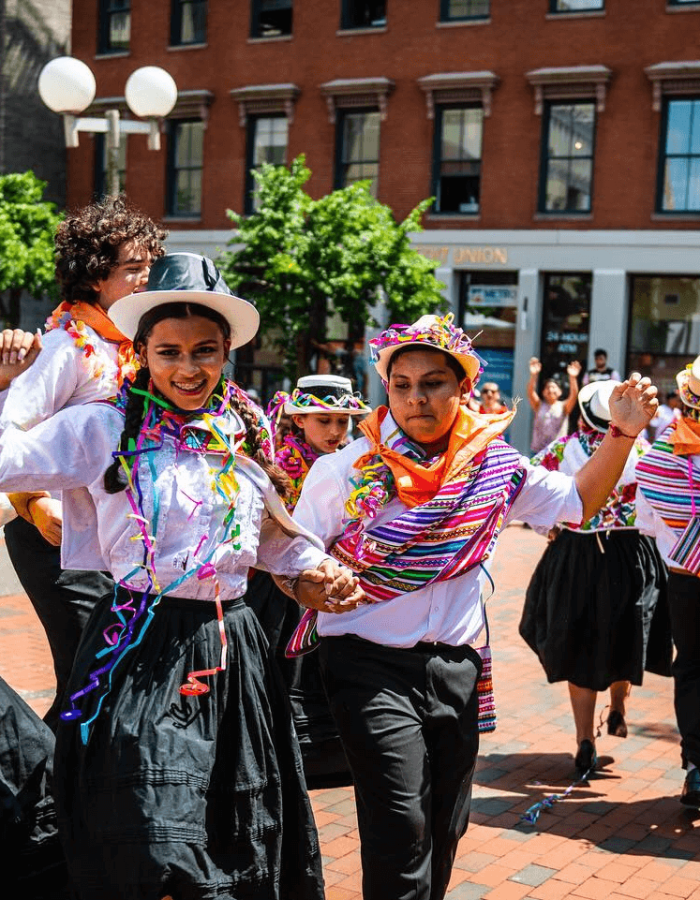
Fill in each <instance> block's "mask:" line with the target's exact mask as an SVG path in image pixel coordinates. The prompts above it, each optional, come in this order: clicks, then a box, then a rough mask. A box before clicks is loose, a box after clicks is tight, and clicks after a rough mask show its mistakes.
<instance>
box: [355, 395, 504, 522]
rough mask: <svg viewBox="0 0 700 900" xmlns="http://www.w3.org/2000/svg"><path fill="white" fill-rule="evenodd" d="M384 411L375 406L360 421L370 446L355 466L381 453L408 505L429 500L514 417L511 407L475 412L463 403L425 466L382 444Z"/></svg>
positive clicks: (402, 498)
mask: <svg viewBox="0 0 700 900" xmlns="http://www.w3.org/2000/svg"><path fill="white" fill-rule="evenodd" d="M388 412H389V410H388V409H387V408H386V406H378V407H377V408H376V409H375V410H374V412H372V413H371V415H369V416H367V418H366V419H365V420H364V421H363V422H360V425H359V428H360V431H362V432H363V433H364V434H365V436H366V437H367V439H368V440H369V442H370V443H371V445H372V448H371V450H370V451H369V453H366V454H364V455H363V456H361V457H360V459H358V460H357V461H356V462H355V468H356V469H361V468H362V467H363V466H365V465H367V464H368V463H370V461H371V460H372V457H374V456H376V455H377V454H378V455H379V456H381V458H382V460H383V461H384V463H385V464H386V465H387V466H388V467H389V468H390V469H391V471H392V474H393V476H394V481H395V484H396V490H397V493H398V496H399V499H400V500H401V501H402V502H403V503H405V504H406V506H408V507H409V508H413V507H414V506H420V505H421V504H422V503H427V502H428V500H431V499H432V498H433V497H434V496H435V494H436V493H437V492H438V491H439V490H440V488H441V487H442V485H443V484H446V483H447V482H449V481H452V480H454V478H456V477H457V475H459V474H460V473H461V472H463V471H464V469H465V468H466V467H467V466H468V465H469V463H470V462H471V461H472V459H473V458H474V457H475V456H476V454H477V453H479V452H481V451H482V450H483V449H484V448H485V447H486V446H488V444H489V443H490V442H491V441H492V440H493V439H494V438H496V437H498V436H499V435H501V434H503V432H504V431H505V430H506V428H507V427H508V426H509V425H510V423H511V421H512V420H513V417H514V416H515V410H511V411H509V412H504V413H495V414H493V413H475V412H472V411H471V410H470V409H468V408H467V407H466V406H460V407H459V412H458V413H457V418H456V419H455V421H454V423H453V425H452V429H451V431H450V438H449V443H448V445H447V450H446V451H445V452H444V453H441V454H440V456H439V457H438V459H436V460H435V461H434V462H433V463H431V464H430V465H429V466H423V465H421V464H420V462H417V461H415V460H412V459H409V458H408V457H407V456H404V455H403V454H401V453H399V452H397V451H396V450H391V449H390V448H389V447H387V445H386V444H384V443H382V439H381V425H382V422H383V421H384V419H385V418H386V416H387V414H388Z"/></svg>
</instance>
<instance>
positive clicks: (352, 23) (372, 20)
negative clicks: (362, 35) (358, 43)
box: [340, 0, 386, 28]
mask: <svg viewBox="0 0 700 900" xmlns="http://www.w3.org/2000/svg"><path fill="white" fill-rule="evenodd" d="M385 25H386V0H342V13H341V18H340V27H341V28H383V27H384V26H385Z"/></svg>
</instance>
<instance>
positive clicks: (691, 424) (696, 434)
mask: <svg viewBox="0 0 700 900" xmlns="http://www.w3.org/2000/svg"><path fill="white" fill-rule="evenodd" d="M668 442H669V444H672V445H673V455H674V456H692V455H693V454H695V453H700V422H696V421H695V420H694V419H686V418H685V417H684V416H682V417H681V418H680V419H676V421H675V424H674V428H673V434H671V435H669V438H668Z"/></svg>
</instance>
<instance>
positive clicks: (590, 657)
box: [520, 529, 671, 691]
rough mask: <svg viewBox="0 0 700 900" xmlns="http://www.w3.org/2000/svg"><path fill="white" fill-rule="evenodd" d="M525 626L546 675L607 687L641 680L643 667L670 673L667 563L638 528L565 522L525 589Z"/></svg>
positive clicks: (595, 688) (523, 633)
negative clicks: (588, 528) (583, 529)
mask: <svg viewBox="0 0 700 900" xmlns="http://www.w3.org/2000/svg"><path fill="white" fill-rule="evenodd" d="M520 634H521V636H522V637H523V638H524V639H525V641H526V642H527V643H528V644H529V646H530V647H531V648H532V649H533V650H534V651H535V653H536V654H537V656H538V657H539V660H540V662H541V663H542V666H543V668H544V670H545V673H546V675H547V680H548V681H550V682H554V681H570V682H572V683H573V684H575V685H578V686H579V687H583V688H589V689H590V690H593V691H603V690H606V689H607V688H609V687H610V685H611V684H612V683H613V682H615V681H631V682H632V684H641V683H642V677H643V673H644V670H645V669H646V670H648V671H653V672H657V673H658V674H663V675H668V674H670V662H671V641H670V627H669V622H668V607H667V603H666V568H665V566H664V563H663V561H662V560H661V557H660V556H659V554H658V551H657V549H656V545H655V543H654V542H653V541H652V540H651V539H650V538H648V537H646V536H644V535H641V534H639V532H638V531H634V530H629V531H628V530H624V531H611V532H609V533H607V534H600V536H599V537H596V535H595V534H591V533H588V534H586V533H580V532H573V531H568V530H566V529H564V530H562V531H561V533H560V534H559V536H558V537H557V538H556V539H555V540H554V541H552V542H551V543H550V544H549V546H548V547H547V549H546V550H545V552H544V555H543V556H542V559H541V560H540V562H539V563H538V565H537V568H536V569H535V572H534V574H533V576H532V579H531V581H530V584H529V586H528V589H527V594H526V596H525V607H524V609H523V615H522V620H521V622H520Z"/></svg>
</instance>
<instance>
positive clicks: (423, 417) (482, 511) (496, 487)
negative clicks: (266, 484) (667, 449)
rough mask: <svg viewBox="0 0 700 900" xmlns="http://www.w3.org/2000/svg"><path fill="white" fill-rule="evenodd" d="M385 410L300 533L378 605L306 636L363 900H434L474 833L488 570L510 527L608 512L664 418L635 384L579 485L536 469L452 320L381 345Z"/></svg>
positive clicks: (633, 381) (303, 514)
mask: <svg viewBox="0 0 700 900" xmlns="http://www.w3.org/2000/svg"><path fill="white" fill-rule="evenodd" d="M371 345H372V352H373V357H374V362H375V365H376V367H377V371H378V372H379V374H380V376H381V377H382V378H383V379H384V381H385V382H386V384H387V391H388V396H389V408H388V409H387V408H386V407H380V408H378V409H375V411H374V412H373V413H372V414H371V415H370V416H369V417H368V418H367V419H365V420H364V422H362V423H361V424H360V426H359V427H360V430H361V431H362V432H363V435H364V436H363V437H362V438H360V439H359V440H358V441H355V442H353V443H352V444H350V445H349V446H348V447H346V448H344V449H343V450H341V451H339V452H338V453H335V454H333V455H330V456H326V457H323V458H322V459H319V460H318V461H317V462H316V464H315V465H314V468H313V469H312V470H311V472H310V473H309V476H308V477H307V479H306V482H305V484H304V488H303V490H302V494H301V498H300V500H299V503H298V505H297V508H296V510H295V513H294V518H295V520H296V521H297V522H299V523H300V524H303V525H304V526H305V527H307V528H308V529H309V530H310V531H312V532H313V533H315V534H316V535H318V536H319V537H320V538H321V539H322V541H323V542H324V544H325V546H326V547H327V548H329V550H330V552H331V553H332V555H334V556H335V557H336V559H339V560H340V559H342V560H344V561H346V562H347V564H348V565H349V566H351V567H352V568H353V569H354V571H355V572H356V574H357V575H358V577H359V580H360V585H361V586H362V587H363V588H364V590H365V593H366V594H367V598H368V600H369V601H370V602H369V603H367V604H365V605H360V606H358V608H357V609H355V610H351V611H348V612H346V613H344V614H342V615H333V616H329V615H326V614H324V613H319V615H318V620H317V623H314V622H312V621H310V619H307V620H306V621H305V622H303V623H302V624H303V625H304V629H303V631H302V632H300V634H299V635H298V636H297V638H298V640H297V641H296V642H295V645H294V647H293V649H294V651H295V652H300V653H301V652H304V651H306V650H307V649H308V648H309V647H313V646H314V637H315V635H314V627H315V625H316V626H317V630H318V634H320V635H321V638H320V645H319V646H320V649H319V651H318V652H319V653H320V654H321V668H322V672H323V675H324V679H325V685H326V688H327V691H328V694H329V699H330V703H331V709H332V711H333V714H334V716H335V718H336V722H337V724H338V727H339V731H340V735H341V739H342V741H343V744H344V746H345V750H346V753H347V755H348V761H349V763H350V767H351V770H352V774H353V779H354V783H355V793H356V799H357V811H358V820H359V829H360V839H361V853H362V866H363V897H364V900H387V898H391V900H409V898H410V900H440V898H442V897H444V895H445V892H446V890H447V885H448V882H449V878H450V872H451V869H452V863H453V860H454V856H455V852H456V849H457V843H458V841H459V838H460V837H461V836H462V834H463V833H464V831H465V829H466V826H467V820H468V817H469V806H470V797H471V784H472V776H473V772H474V766H475V763H476V755H477V749H478V742H479V741H478V730H477V709H478V703H477V694H476V691H475V686H476V682H477V678H478V676H479V671H480V667H481V663H480V658H479V655H478V654H477V652H476V650H474V649H473V647H472V646H471V645H472V644H473V643H474V642H475V640H476V638H477V637H478V635H479V633H480V632H481V630H482V625H483V617H482V607H481V603H480V591H481V580H482V579H481V577H480V568H479V564H480V563H481V562H482V561H483V560H484V559H486V558H487V557H488V555H489V553H490V551H491V549H492V547H493V545H494V543H495V540H496V538H497V535H498V532H499V530H500V529H501V528H502V527H503V525H504V524H505V522H506V521H507V519H508V518H509V517H515V518H517V519H521V520H524V521H526V522H529V523H530V524H533V525H539V526H551V525H553V524H554V522H556V521H558V520H560V519H568V520H569V521H581V520H582V519H584V518H589V517H590V516H591V515H592V514H593V513H594V512H595V511H596V510H598V509H600V507H601V506H602V505H603V503H604V502H605V500H606V498H607V496H608V494H609V493H610V490H611V489H612V487H613V485H614V484H615V482H616V480H617V478H618V477H619V475H620V472H621V471H622V468H623V466H624V464H625V460H626V459H627V456H628V454H629V451H630V449H631V447H632V445H633V443H634V440H635V437H636V435H637V434H638V433H639V431H641V429H642V428H643V427H644V426H645V425H646V423H647V421H648V420H649V418H650V417H651V415H652V414H653V411H654V409H655V407H656V405H657V401H656V399H655V394H656V389H655V388H653V387H652V386H650V384H649V380H648V379H641V378H640V377H639V376H638V375H636V374H635V375H632V376H631V377H630V379H629V380H628V381H626V382H624V383H623V384H621V385H620V386H619V387H618V388H617V389H616V391H615V392H614V394H613V397H612V398H611V414H612V422H613V423H614V424H613V426H612V427H611V430H610V432H609V433H608V434H606V436H605V438H604V439H603V442H602V443H601V446H600V448H599V449H598V451H597V452H596V453H595V454H594V456H593V457H592V459H591V460H590V461H589V463H588V464H587V465H586V466H585V467H584V468H583V469H581V471H580V472H578V473H577V474H576V476H574V477H571V476H567V475H563V474H561V473H557V472H547V471H546V470H545V469H543V468H541V467H540V468H533V467H532V466H531V465H530V464H529V462H528V461H527V459H525V458H523V457H521V456H520V454H518V453H517V452H516V451H515V450H514V449H513V448H511V447H509V446H508V445H507V444H505V443H504V442H503V441H501V440H500V438H499V435H501V434H502V433H503V432H504V431H505V429H506V428H507V426H508V424H509V423H510V421H511V419H512V417H513V413H511V412H507V413H504V414H501V415H479V414H476V413H473V412H471V411H470V410H468V409H467V407H466V405H465V400H466V398H467V397H468V396H469V395H470V393H471V389H472V387H473V385H474V383H475V382H476V381H477V379H478V377H479V373H480V369H481V364H480V361H479V358H478V357H477V355H476V354H475V353H474V351H473V350H472V346H471V341H470V340H469V338H468V337H467V336H466V335H465V334H464V333H463V331H462V330H461V329H459V328H456V327H455V326H454V325H453V324H452V316H446V317H444V318H440V317H437V316H425V317H423V318H422V319H420V320H419V321H417V322H415V323H414V324H413V325H409V326H393V327H392V328H389V329H387V330H386V331H384V332H383V333H382V334H381V335H380V336H379V338H377V339H376V340H375V341H372V342H371Z"/></svg>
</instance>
